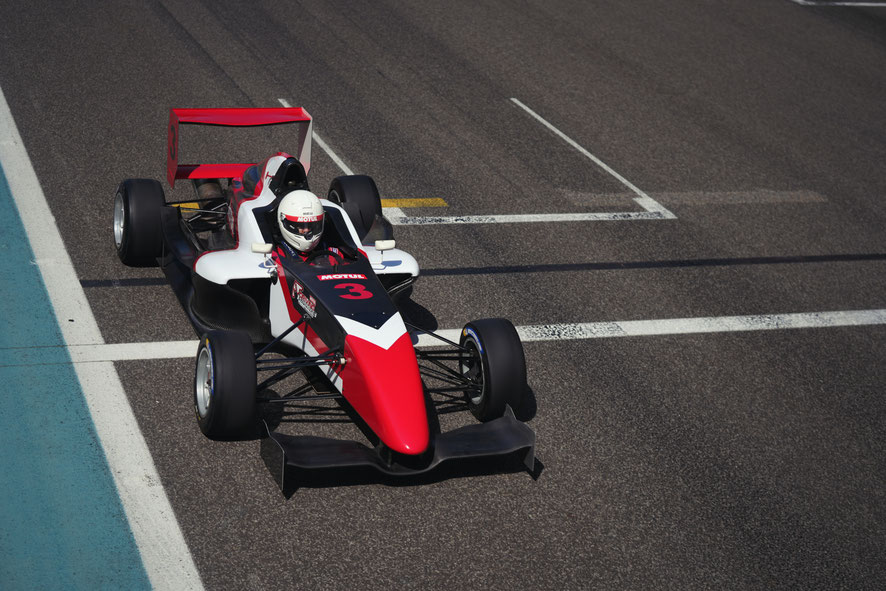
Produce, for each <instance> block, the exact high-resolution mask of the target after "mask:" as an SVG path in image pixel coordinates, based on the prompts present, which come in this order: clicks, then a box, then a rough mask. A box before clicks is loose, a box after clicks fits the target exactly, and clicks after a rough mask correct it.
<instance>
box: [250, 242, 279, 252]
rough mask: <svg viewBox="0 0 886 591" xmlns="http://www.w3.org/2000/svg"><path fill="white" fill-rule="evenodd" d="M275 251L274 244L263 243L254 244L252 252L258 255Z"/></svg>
mask: <svg viewBox="0 0 886 591" xmlns="http://www.w3.org/2000/svg"><path fill="white" fill-rule="evenodd" d="M272 250H274V245H273V244H262V243H261V242H253V243H252V252H254V253H257V254H269V253H270V252H271V251H272Z"/></svg>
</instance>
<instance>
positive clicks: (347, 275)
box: [317, 273, 366, 281]
mask: <svg viewBox="0 0 886 591" xmlns="http://www.w3.org/2000/svg"><path fill="white" fill-rule="evenodd" d="M317 279H319V280H320V281H329V280H330V279H366V275H363V274H362V273H335V274H334V275H317Z"/></svg>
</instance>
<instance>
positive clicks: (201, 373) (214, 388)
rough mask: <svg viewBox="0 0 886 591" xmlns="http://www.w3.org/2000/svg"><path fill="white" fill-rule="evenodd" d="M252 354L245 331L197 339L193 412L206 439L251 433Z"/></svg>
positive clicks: (221, 332)
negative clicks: (198, 341)
mask: <svg viewBox="0 0 886 591" xmlns="http://www.w3.org/2000/svg"><path fill="white" fill-rule="evenodd" d="M255 376H256V370H255V354H254V349H253V346H252V340H251V339H250V338H249V335H248V334H246V333H245V332H239V331H232V330H211V331H209V332H207V333H206V334H204V335H203V337H202V338H201V339H200V346H199V348H198V349H197V364H196V367H195V370H194V413H195V414H196V416H197V424H198V425H200V430H201V431H202V432H203V434H204V435H206V436H207V437H208V438H210V439H216V440H232V439H241V438H244V437H248V436H249V435H251V434H252V433H253V432H254V431H255V424H256V400H255Z"/></svg>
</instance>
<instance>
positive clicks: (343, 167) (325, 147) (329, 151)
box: [277, 98, 405, 223]
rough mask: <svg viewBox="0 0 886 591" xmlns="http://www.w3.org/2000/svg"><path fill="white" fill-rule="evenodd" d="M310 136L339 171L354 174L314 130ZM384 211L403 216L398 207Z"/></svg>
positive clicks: (283, 100)
mask: <svg viewBox="0 0 886 591" xmlns="http://www.w3.org/2000/svg"><path fill="white" fill-rule="evenodd" d="M277 100H278V101H280V104H281V105H283V106H284V107H286V108H287V109H289V108H291V107H292V105H290V104H289V101H287V100H286V99H282V98H281V99H277ZM311 137H312V138H313V140H314V141H315V142H317V145H318V146H320V147H321V148H323V151H324V152H326V153H327V154H328V155H329V157H330V158H332V161H333V162H335V164H336V165H337V166H338V167H339V168H340V169H341V171H342V172H343V173H345V174H346V175H349V176H350V175H352V174H354V171H352V170H351V169H350V167H349V166H348V165H347V164H345V161H344V160H342V159H341V158H340V157H339V156H338V154H336V153H335V152H333V151H332V148H330V147H329V144H327V143H326V142H324V141H323V140H322V139H320V136H319V135H317V132H316V131H314V132H312V133H311ZM384 211H385V217H387V218H389V219H390V217H391V216H393V217H405V216H404V215H403V210H402V209H400V208H399V207H385V208H384ZM391 223H393V222H391Z"/></svg>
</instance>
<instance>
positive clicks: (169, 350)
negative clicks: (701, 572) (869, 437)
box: [2, 309, 886, 373]
mask: <svg viewBox="0 0 886 591" xmlns="http://www.w3.org/2000/svg"><path fill="white" fill-rule="evenodd" d="M874 325H886V309H878V310H845V311H834V312H799V313H794V314H754V315H748V316H711V317H700V318H665V319H659V320H619V321H612V322H584V323H576V324H536V325H526V326H518V327H517V334H519V335H520V340H521V341H523V342H524V343H533V342H541V341H569V340H588V339H611V338H619V337H652V336H669V335H690V334H712V333H729V332H754V331H767V330H789V329H802V328H807V329H809V328H837V327H852V326H874ZM435 334H437V335H439V336H441V337H443V338H444V339H447V340H449V341H454V342H457V341H458V338H459V335H460V334H461V329H460V328H449V329H444V330H438V331H437V332H436V333H435ZM198 344H199V342H198V341H196V340H193V341H165V342H148V343H116V344H82V345H69V346H68V352H69V353H70V356H71V360H72V362H73V363H74V365H75V366H83V365H92V364H97V365H105V364H107V363H108V362H112V361H136V360H150V359H179V358H187V357H193V356H194V355H196V353H197V345H198ZM415 344H416V346H418V347H435V346H441V345H445V343H443V342H442V341H440V340H439V339H437V338H434V337H433V336H430V335H427V334H420V335H419V336H418V341H417V342H416V343H415ZM2 352H3V359H4V361H3V362H2V364H3V365H15V364H27V361H26V359H27V354H28V349H26V348H22V349H3V350H2ZM78 373H79V372H78ZM115 373H116V372H115Z"/></svg>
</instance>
